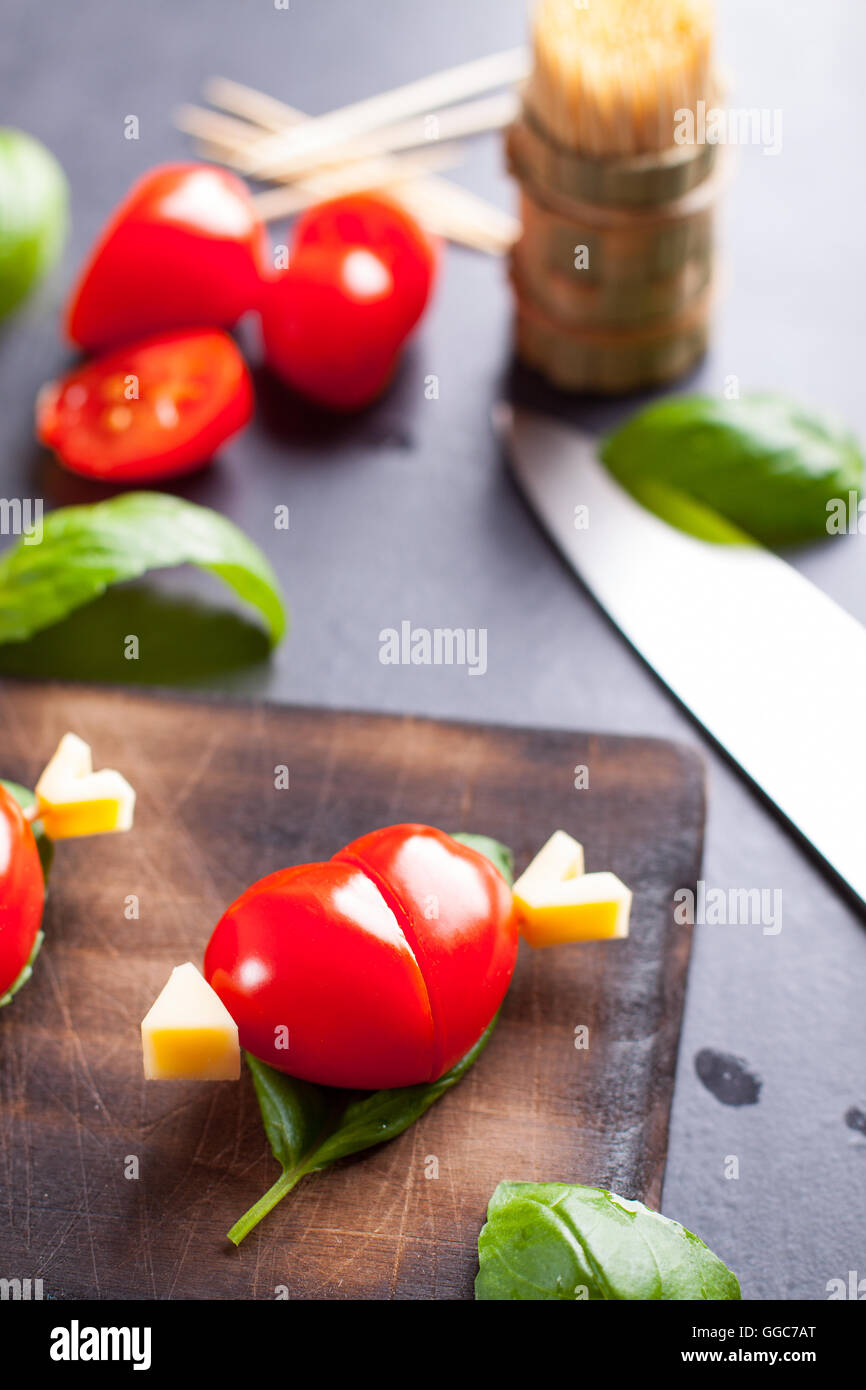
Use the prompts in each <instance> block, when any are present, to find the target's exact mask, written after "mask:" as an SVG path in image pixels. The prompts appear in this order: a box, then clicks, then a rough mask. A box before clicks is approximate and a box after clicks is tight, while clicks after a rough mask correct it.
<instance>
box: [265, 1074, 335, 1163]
mask: <svg viewBox="0 0 866 1390" xmlns="http://www.w3.org/2000/svg"><path fill="white" fill-rule="evenodd" d="M246 1059H247V1066H248V1067H249V1069H250V1071H251V1072H252V1077H253V1085H254V1086H255V1091H256V1096H257V1098H258V1102H259V1109H260V1110H261V1112H262V1121H263V1123H264V1126H265V1134H266V1135H267V1136H268V1142H269V1144H270V1146H271V1152H272V1154H273V1155H274V1158H275V1159H276V1160H277V1162H278V1163H279V1164H280V1166H281V1167H282V1168H298V1167H300V1166H301V1165H302V1164H303V1162H304V1159H305V1158H307V1157H308V1156H309V1154H310V1153H312V1152H313V1151H314V1149H315V1147H316V1145H317V1143H318V1142H319V1140H320V1139H321V1138H322V1135H323V1134H324V1133H326V1132H327V1128H328V1122H329V1119H330V1117H331V1114H332V1112H333V1109H334V1104H333V1100H332V1098H331V1097H329V1095H328V1093H327V1089H326V1087H324V1086H314V1085H313V1083H312V1082H310V1081H297V1080H296V1079H295V1077H293V1076H285V1075H284V1074H283V1073H282V1072H279V1071H275V1070H274V1068H273V1067H269V1066H268V1065H267V1063H266V1062H260V1061H259V1059H258V1057H253V1056H252V1055H251V1053H249V1052H248V1053H246ZM333 1094H334V1095H338V1094H339V1093H338V1092H334V1093H333Z"/></svg>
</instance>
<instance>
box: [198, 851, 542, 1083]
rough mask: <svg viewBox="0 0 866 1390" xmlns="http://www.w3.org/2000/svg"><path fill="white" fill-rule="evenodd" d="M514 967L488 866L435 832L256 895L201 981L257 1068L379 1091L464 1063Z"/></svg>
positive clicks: (209, 957)
mask: <svg viewBox="0 0 866 1390" xmlns="http://www.w3.org/2000/svg"><path fill="white" fill-rule="evenodd" d="M516 957H517V925H516V920H515V916H514V909H513V906H512V899H511V892H510V890H509V888H508V885H507V884H506V882H505V880H504V879H503V878H502V876H501V874H499V873H498V871H497V870H496V869H495V868H494V866H493V865H492V864H491V863H490V862H489V860H487V859H485V858H484V857H483V855H480V854H477V853H476V852H475V851H474V850H472V849H469V848H468V847H467V846H465V845H461V844H458V842H457V841H456V840H452V839H451V837H450V836H449V835H444V834H443V833H442V832H441V831H439V830H434V829H431V828H430V827H429V826H424V825H396V826H391V827H390V828H388V829H385V830H377V831H374V832H373V833H372V834H371V835H365V836H364V837H363V838H362V839H360V840H356V841H354V843H353V844H350V845H347V846H346V848H345V849H343V850H341V851H340V852H339V854H337V855H335V856H334V858H333V859H332V860H330V862H329V863H327V864H304V865H301V866H300V867H297V868H292V869H283V870H281V871H280V872H278V873H275V874H270V875H269V876H268V877H267V878H263V879H261V880H260V882H258V883H254V884H253V885H252V887H251V888H248V889H247V891H246V892H245V893H243V894H242V895H241V897H240V898H238V900H237V902H235V903H233V904H232V906H231V907H230V908H228V910H227V911H226V912H225V914H224V915H223V917H222V918H221V920H220V921H219V922H218V923H217V926H216V927H215V929H214V932H213V935H212V936H211V939H210V942H209V944H208V947H207V951H206V953H205V959H204V973H205V977H206V979H207V980H208V981H209V982H210V984H211V985H212V986H213V988H214V989H215V990H216V992H217V994H218V995H219V996H220V998H221V999H222V1001H223V1003H224V1004H225V1006H226V1008H227V1009H228V1011H229V1013H230V1014H231V1015H232V1017H233V1018H234V1020H235V1022H236V1023H237V1025H238V1032H239V1035H240V1041H241V1045H242V1046H243V1047H245V1048H246V1049H247V1050H248V1051H249V1052H251V1053H253V1055H254V1056H256V1057H259V1058H261V1059H262V1060H263V1061H265V1062H267V1063H268V1064H269V1065H270V1066H272V1067H275V1068H277V1070H279V1071H284V1072H288V1073H289V1074H290V1075H292V1076H297V1077H301V1078H302V1079H304V1080H307V1081H315V1082H319V1083H321V1084H323V1085H327V1086H345V1087H350V1088H353V1087H357V1088H360V1089H363V1090H373V1089H378V1088H380V1087H391V1086H409V1085H415V1084H417V1083H420V1082H425V1081H432V1080H434V1079H435V1078H436V1077H438V1076H441V1075H442V1073H443V1072H445V1071H447V1070H448V1069H449V1068H450V1067H452V1066H453V1065H454V1064H455V1063H456V1062H457V1061H459V1059H460V1058H461V1057H462V1056H463V1054H464V1053H465V1052H467V1051H468V1050H469V1048H470V1047H471V1046H472V1045H473V1043H474V1042H476V1041H477V1039H478V1038H479V1037H480V1036H481V1034H482V1033H483V1031H484V1029H485V1028H486V1027H487V1025H488V1024H489V1023H490V1021H491V1019H492V1018H493V1015H494V1014H495V1013H496V1010H497V1009H498V1008H499V1005H500V1004H501V1002H502V999H503V996H504V994H505V991H506V989H507V988H508V985H509V983H510V981H511V976H512V973H513V971H514V963H515V960H516Z"/></svg>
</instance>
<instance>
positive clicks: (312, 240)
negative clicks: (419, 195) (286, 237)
mask: <svg viewBox="0 0 866 1390" xmlns="http://www.w3.org/2000/svg"><path fill="white" fill-rule="evenodd" d="M292 246H293V248H294V250H295V252H296V253H298V252H301V251H304V250H309V249H311V248H312V247H316V248H317V249H318V250H320V251H330V252H331V253H332V254H334V255H337V254H339V253H340V252H341V251H342V250H344V249H345V248H346V247H347V246H361V247H364V248H365V249H366V250H368V251H372V252H373V253H374V254H375V255H376V256H378V257H379V259H380V260H381V261H383V262H384V264H385V265H386V266H387V267H388V269H389V271H390V272H391V277H392V280H393V284H394V297H395V302H396V307H397V309H398V314H399V321H400V326H401V329H402V332H403V333H404V334H405V333H409V332H410V331H411V330H412V329H413V328H414V327H415V324H416V323H417V322H418V320H419V319H420V317H421V315H422V314H423V312H424V309H425V308H426V306H427V301H428V299H429V298H430V294H431V291H432V289H433V282H434V280H435V278H436V265H437V260H438V247H437V244H436V243H435V242H434V241H433V240H432V239H431V238H430V237H429V236H428V235H427V233H426V232H425V231H424V229H423V227H420V226H419V224H418V223H417V222H416V221H415V219H414V217H412V216H411V214H410V213H409V212H407V210H406V209H405V208H404V207H401V206H400V204H399V203H395V202H393V201H392V200H391V199H390V198H386V197H383V196H382V195H381V194H378V193H354V194H350V195H349V196H347V197H344V198H333V199H331V200H330V201H329V202H326V203H319V204H318V205H317V206H316V207H311V208H308V210H307V211H306V212H305V213H303V214H302V216H301V217H300V218H299V219H298V221H297V223H296V225H295V230H294V235H293V238H292Z"/></svg>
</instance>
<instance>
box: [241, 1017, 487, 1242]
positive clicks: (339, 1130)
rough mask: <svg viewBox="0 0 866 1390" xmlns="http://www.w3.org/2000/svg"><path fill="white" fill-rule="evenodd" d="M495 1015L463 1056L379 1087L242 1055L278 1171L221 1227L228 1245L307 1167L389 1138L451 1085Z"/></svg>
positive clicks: (470, 1060) (472, 1059)
mask: <svg viewBox="0 0 866 1390" xmlns="http://www.w3.org/2000/svg"><path fill="white" fill-rule="evenodd" d="M495 1026H496V1018H494V1019H493V1020H492V1022H491V1023H490V1024H489V1025H488V1027H487V1028H486V1029H485V1030H484V1032H483V1033H482V1035H481V1037H480V1038H479V1039H478V1041H477V1042H476V1043H475V1044H474V1046H472V1047H471V1048H470V1049H469V1051H468V1052H467V1053H466V1055H465V1056H464V1057H462V1058H461V1059H460V1061H459V1062H458V1063H457V1064H456V1066H454V1067H452V1068H451V1070H450V1071H448V1072H446V1073H445V1075H444V1076H440V1077H439V1080H438V1081H433V1082H430V1083H429V1084H428V1085H421V1086H401V1087H396V1088H394V1089H393V1090H382V1091H342V1090H339V1089H337V1088H334V1087H330V1086H314V1085H312V1084H311V1083H310V1082H308V1081H297V1080H295V1078H294V1077H291V1076H284V1075H283V1074H282V1073H281V1072H278V1071H275V1070H274V1069H273V1068H272V1067H269V1066H267V1065H266V1064H265V1063H264V1062H260V1061H258V1059H257V1058H255V1057H251V1056H250V1055H249V1054H247V1063H248V1065H249V1067H250V1070H251V1072H252V1074H253V1082H254V1085H255V1088H256V1094H257V1096H258V1098H259V1105H260V1106H261V1110H262V1118H263V1120H264V1124H265V1131H266V1133H267V1136H268V1140H269V1142H270V1145H271V1151H272V1153H273V1155H274V1157H275V1158H276V1160H277V1162H278V1163H280V1164H281V1166H282V1168H283V1172H282V1174H281V1175H280V1177H279V1178H278V1179H277V1181H276V1182H275V1183H274V1185H273V1187H271V1188H270V1189H269V1190H268V1191H267V1192H266V1193H265V1194H264V1196H263V1197H261V1198H260V1199H259V1201H258V1202H256V1204H255V1206H252V1207H251V1208H250V1210H249V1211H248V1212H246V1213H245V1215H244V1216H242V1217H241V1219H240V1220H239V1221H236V1222H235V1224H234V1226H232V1228H231V1230H230V1231H229V1232H228V1239H229V1240H230V1241H232V1243H233V1244H234V1245H240V1243H241V1241H242V1240H243V1239H244V1238H245V1237H246V1236H248V1235H249V1233H250V1231H251V1230H252V1229H253V1227H254V1226H257V1225H258V1223H259V1222H260V1221H261V1219H262V1217H264V1216H266V1215H267V1214H268V1212H269V1211H272V1210H273V1208H274V1207H275V1206H276V1205H277V1203H278V1202H279V1201H281V1200H282V1198H283V1197H285V1196H286V1195H287V1194H288V1193H289V1192H291V1190H292V1188H293V1187H295V1186H296V1185H297V1184H298V1183H299V1182H300V1180H301V1178H303V1177H305V1176H306V1175H307V1174H308V1173H318V1172H320V1171H321V1170H322V1169H323V1168H327V1167H328V1166H329V1165H330V1164H332V1163H336V1162H337V1160H338V1159H341V1158H348V1157H349V1155H350V1154H355V1153H361V1152H362V1151H363V1150H364V1149H369V1148H372V1147H373V1145H374V1144H383V1143H385V1141H386V1140H388V1139H395V1138H396V1137H397V1135H398V1134H402V1133H403V1131H404V1130H405V1129H408V1128H409V1126H410V1125H411V1124H414V1122H415V1121H416V1120H417V1119H419V1118H420V1117H421V1115H423V1114H424V1112H425V1110H429V1108H430V1106H431V1105H433V1104H434V1103H435V1102H436V1101H437V1100H439V1098H440V1096H442V1095H444V1094H445V1092H446V1091H449V1090H450V1089H451V1087H452V1086H456V1084H457V1082H458V1081H461V1080H462V1078H463V1077H464V1076H465V1075H466V1072H467V1071H468V1070H469V1068H470V1067H471V1066H472V1064H473V1062H475V1061H476V1060H477V1058H478V1057H479V1055H480V1054H481V1052H483V1050H484V1048H485V1047H486V1046H487V1043H488V1042H489V1040H490V1035H491V1033H492V1032H493V1029H494V1027H495Z"/></svg>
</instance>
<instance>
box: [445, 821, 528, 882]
mask: <svg viewBox="0 0 866 1390" xmlns="http://www.w3.org/2000/svg"><path fill="white" fill-rule="evenodd" d="M451 838H452V840H459V841H460V843H461V845H468V846H469V848H470V849H475V850H477V851H478V853H479V854H483V855H484V857H485V858H486V859H489V860H490V862H491V864H493V865H494V867H495V868H497V869H498V870H499V872H500V873H501V875H502V877H503V878H504V879H505V882H506V883H507V884H508V886H509V888H512V887H513V886H514V855H513V854H512V853H511V850H510V849H509V848H508V846H507V845H503V844H500V842H499V840H493V839H491V837H490V836H489V835H470V834H469V833H468V832H464V831H462V830H458V831H457V832H456V833H452V835H451Z"/></svg>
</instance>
